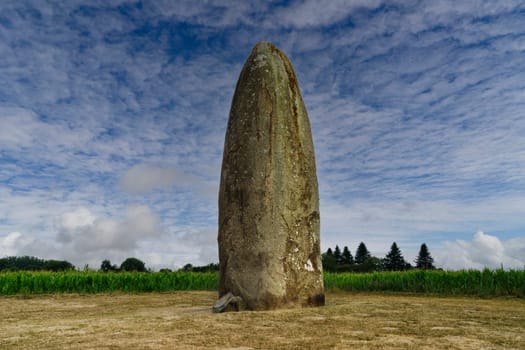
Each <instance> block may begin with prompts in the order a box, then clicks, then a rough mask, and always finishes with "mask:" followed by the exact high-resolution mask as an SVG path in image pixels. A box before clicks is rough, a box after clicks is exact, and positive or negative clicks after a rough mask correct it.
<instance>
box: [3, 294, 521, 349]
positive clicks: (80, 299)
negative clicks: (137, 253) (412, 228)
mask: <svg viewBox="0 0 525 350" xmlns="http://www.w3.org/2000/svg"><path fill="white" fill-rule="evenodd" d="M215 297H216V293H212V292H177V293H169V294H131V295H130V294H98V295H47V296H31V297H0V310H1V316H2V317H1V318H0V349H237V350H241V349H244V350H248V349H476V350H480V349H525V300H523V299H473V298H439V297H422V296H402V295H380V294H349V293H330V294H328V295H327V306H325V307H322V308H311V309H301V310H280V311H268V312H239V313H224V314H212V313H211V311H210V310H211V305H212V304H213V302H214V301H215Z"/></svg>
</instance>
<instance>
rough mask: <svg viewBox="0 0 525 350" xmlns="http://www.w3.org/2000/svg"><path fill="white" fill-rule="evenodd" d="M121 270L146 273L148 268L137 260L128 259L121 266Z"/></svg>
mask: <svg viewBox="0 0 525 350" xmlns="http://www.w3.org/2000/svg"><path fill="white" fill-rule="evenodd" d="M120 269H121V270H122V271H138V272H146V266H145V265H144V263H143V262H142V261H140V260H139V259H137V258H127V259H126V260H124V261H123V262H122V264H120Z"/></svg>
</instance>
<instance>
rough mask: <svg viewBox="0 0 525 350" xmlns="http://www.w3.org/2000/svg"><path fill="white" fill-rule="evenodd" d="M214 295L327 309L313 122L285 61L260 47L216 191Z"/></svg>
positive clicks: (243, 85) (260, 304) (246, 70)
mask: <svg viewBox="0 0 525 350" xmlns="http://www.w3.org/2000/svg"><path fill="white" fill-rule="evenodd" d="M218 242H219V261H220V280H219V296H224V295H225V294H227V293H229V292H231V293H232V294H233V295H235V296H238V297H241V298H242V299H243V301H244V303H245V305H246V307H247V308H249V309H252V310H265V309H275V308H280V307H295V306H308V305H324V287H323V275H322V265H321V255H320V244H319V193H318V188H317V175H316V170H315V156H314V147H313V142H312V134H311V130H310V122H309V120H308V115H307V113H306V108H305V106H304V103H303V99H302V97H301V93H300V91H299V86H298V84H297V78H296V76H295V72H294V70H293V68H292V64H291V63H290V61H289V60H288V57H286V55H285V54H284V53H283V52H281V51H280V50H279V49H278V48H276V47H275V46H273V45H272V44H271V43H268V42H260V43H258V44H257V45H256V46H255V47H254V48H253V50H252V52H251V54H250V56H249V57H248V59H247V61H246V63H245V64H244V67H243V69H242V71H241V74H240V77H239V81H238V82H237V87H236V89H235V94H234V96H233V101H232V106H231V110H230V116H229V120H228V128H227V131H226V139H225V143H224V155H223V160H222V173H221V184H220V191H219V235H218Z"/></svg>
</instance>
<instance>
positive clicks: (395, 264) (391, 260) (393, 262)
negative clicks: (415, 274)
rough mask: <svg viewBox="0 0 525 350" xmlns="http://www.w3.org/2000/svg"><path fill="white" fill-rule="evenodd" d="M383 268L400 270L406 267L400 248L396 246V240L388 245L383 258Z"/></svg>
mask: <svg viewBox="0 0 525 350" xmlns="http://www.w3.org/2000/svg"><path fill="white" fill-rule="evenodd" d="M384 264H385V270H389V271H402V270H405V269H406V267H407V263H406V261H405V259H404V258H403V254H401V250H400V249H399V247H398V246H397V244H396V242H394V243H392V246H391V247H390V252H388V254H387V255H386V257H385V260H384Z"/></svg>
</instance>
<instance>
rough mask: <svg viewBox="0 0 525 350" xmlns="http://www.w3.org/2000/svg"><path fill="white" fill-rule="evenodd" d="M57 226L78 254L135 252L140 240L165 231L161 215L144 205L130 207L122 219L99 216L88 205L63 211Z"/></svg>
mask: <svg viewBox="0 0 525 350" xmlns="http://www.w3.org/2000/svg"><path fill="white" fill-rule="evenodd" d="M56 225H57V227H56V229H57V231H58V235H57V240H58V242H60V243H62V244H64V245H66V246H67V247H66V248H71V249H73V250H74V251H75V252H76V254H83V253H85V252H90V253H92V252H98V253H100V254H102V255H103V253H104V252H108V251H126V252H131V251H133V249H135V248H136V247H137V244H138V243H139V242H140V241H142V240H148V239H152V238H157V239H158V238H160V237H161V236H162V235H163V234H164V229H163V228H162V226H161V223H160V218H159V216H158V215H157V214H155V213H154V212H152V211H151V209H150V208H148V207H146V206H143V205H134V206H129V207H128V208H126V211H125V214H124V216H123V217H122V218H121V219H120V220H117V219H115V218H105V217H96V216H95V215H94V214H92V213H91V212H90V211H89V210H88V209H87V208H78V209H77V210H75V211H72V212H68V213H64V214H62V215H61V216H60V217H59V218H58V220H57V223H56ZM76 260H77V259H76Z"/></svg>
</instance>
